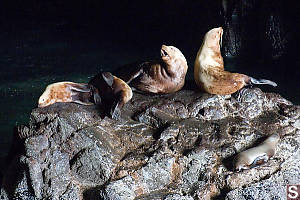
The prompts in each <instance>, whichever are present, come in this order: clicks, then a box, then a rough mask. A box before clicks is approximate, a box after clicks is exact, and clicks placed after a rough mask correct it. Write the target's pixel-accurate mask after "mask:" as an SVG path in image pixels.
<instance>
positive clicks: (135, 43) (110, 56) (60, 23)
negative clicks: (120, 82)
mask: <svg viewBox="0 0 300 200" xmlns="http://www.w3.org/2000/svg"><path fill="white" fill-rule="evenodd" d="M164 2H165V1H164ZM178 2H179V5H177V6H174V5H173V8H172V9H173V10H171V12H170V13H165V14H163V15H162V14H157V13H156V12H152V11H153V9H154V8H157V5H160V4H159V3H156V4H154V6H153V5H152V6H153V8H151V9H146V10H143V9H142V10H141V8H143V6H142V5H139V7H138V9H134V11H133V10H132V7H134V6H135V5H133V4H130V3H128V2H127V3H128V4H124V5H121V6H127V8H126V9H127V10H126V11H123V12H119V13H118V14H117V15H116V12H118V11H116V10H115V8H114V6H112V5H109V6H107V7H104V10H103V8H102V10H101V11H105V14H100V12H99V13H98V12H96V11H95V10H93V12H92V13H91V14H89V10H86V11H85V12H83V13H81V15H84V16H80V13H79V14H78V15H79V16H78V15H76V14H74V12H77V10H78V9H79V7H80V5H77V7H75V10H74V9H73V10H72V9H71V10H70V11H69V12H70V13H71V14H70V13H67V14H66V13H65V12H63V11H65V10H66V8H67V6H66V5H64V7H63V8H64V9H63V11H58V14H57V15H55V13H56V10H55V9H54V8H53V10H51V6H50V8H49V7H47V6H45V5H41V8H45V7H46V8H48V10H47V9H46V11H45V15H43V11H40V13H38V14H35V15H34V14H32V9H33V8H32V7H30V6H23V10H22V9H21V11H22V12H21V14H17V13H18V12H16V11H15V12H13V14H11V15H12V16H13V17H12V16H9V15H8V14H7V16H6V17H7V18H6V19H7V20H3V21H2V25H1V26H2V27H3V28H2V32H1V33H0V44H1V48H0V110H1V112H0V149H1V151H0V157H4V156H6V155H7V153H8V151H9V147H10V144H11V139H12V130H13V127H14V126H16V125H18V124H26V123H28V121H29V116H30V112H31V110H32V109H33V108H35V107H36V106H37V101H38V98H39V96H40V95H41V93H42V92H43V90H44V89H45V87H46V86H47V85H48V84H50V83H53V82H58V81H66V80H68V81H73V82H87V81H88V80H89V79H90V78H91V77H92V76H93V75H95V74H96V73H97V72H99V71H100V70H103V71H112V70H113V69H115V68H116V67H119V66H121V65H124V64H127V63H131V62H135V61H137V60H149V59H153V58H158V57H159V54H160V47H161V45H162V44H167V45H174V46H176V47H178V48H179V49H180V50H181V51H182V52H183V54H184V55H185V56H186V58H187V60H188V64H189V72H188V79H192V77H193V62H194V58H195V56H196V53H197V51H198V49H199V47H200V45H201V42H202V37H203V35H204V33H205V32H206V31H207V30H208V29H209V28H212V27H216V26H217V24H216V23H215V22H216V21H217V20H216V19H213V17H214V16H215V14H214V12H212V14H207V13H205V12H204V11H205V10H204V11H203V12H204V14H201V13H199V12H198V10H197V9H199V6H200V3H194V5H191V6H190V7H187V8H189V9H186V10H185V9H183V10H184V12H183V13H182V12H180V14H178V13H179V12H177V11H178V10H180V11H182V8H185V7H182V6H183V5H184V4H183V1H178ZM31 3H32V2H31ZM165 3H166V2H165ZM34 5H37V4H34ZM9 6H11V7H13V6H12V5H9ZM37 6H38V5H37ZM43 6H44V7H43ZM52 6H53V5H52ZM90 6H93V5H90ZM121 6H120V7H118V9H121ZM130 6H131V7H130ZM195 6H196V7H195ZM197 6H198V7H197ZM54 7H55V6H54ZM202 7H203V6H202ZM26 9H27V10H26ZM35 9H40V8H35ZM105 9H106V10H105ZM139 9H140V10H139ZM49 10H50V11H49ZM79 10H80V11H82V10H81V9H79ZM164 10H165V8H164V7H163V6H162V7H159V11H164ZM35 11H36V10H35ZM33 13H34V12H33ZM95 13H96V14H95ZM14 14H15V15H14ZM22 14H23V15H22ZM182 15H184V18H183V17H182ZM49 16H50V17H49ZM137 18H141V19H139V20H138V21H137ZM98 21H99V22H98ZM292 63H293V64H294V65H295V66H299V65H300V63H299V59H297V60H295V62H294V61H293V62H292ZM226 64H227V69H228V70H230V71H239V72H242V73H245V74H248V75H250V76H253V77H257V78H266V79H270V80H273V81H275V82H277V83H278V87H277V88H271V87H269V86H262V87H261V88H262V89H263V90H264V91H270V92H278V93H280V94H281V95H282V96H283V97H285V98H287V99H288V100H291V101H292V102H293V103H295V104H300V88H299V87H300V85H299V76H300V74H299V68H298V67H297V68H296V67H294V66H293V67H292V68H291V67H290V65H291V62H290V59H289V58H284V59H278V60H276V61H272V62H269V63H266V62H264V61H263V60H256V59H255V58H244V59H243V60H239V61H236V60H229V59H227V62H226ZM295 69H296V70H295Z"/></svg>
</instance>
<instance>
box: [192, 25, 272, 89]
mask: <svg viewBox="0 0 300 200" xmlns="http://www.w3.org/2000/svg"><path fill="white" fill-rule="evenodd" d="M222 35H223V29H222V27H219V28H214V29H211V30H210V31H208V32H207V33H206V34H205V36H204V39H203V42H202V45H201V47H200V49H199V51H198V53H197V56H196V59H195V64H194V78H195V81H196V84H197V85H198V87H199V88H200V89H201V90H203V91H205V92H207V93H210V94H221V95H226V94H232V93H235V92H236V91H238V90H240V89H242V88H243V87H245V86H246V85H252V84H268V85H272V86H274V87H276V86H277V84H276V83H274V82H273V81H269V80H265V79H260V80H257V79H255V78H252V77H250V76H247V75H244V74H239V73H231V72H228V71H225V70H224V62H223V57H222V55H221V51H220V45H221V43H222Z"/></svg>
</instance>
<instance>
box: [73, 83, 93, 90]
mask: <svg viewBox="0 0 300 200" xmlns="http://www.w3.org/2000/svg"><path fill="white" fill-rule="evenodd" d="M70 89H71V90H73V91H77V92H90V91H91V88H90V87H89V85H88V84H85V83H73V84H71V85H70Z"/></svg>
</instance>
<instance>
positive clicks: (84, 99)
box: [38, 81, 93, 107]
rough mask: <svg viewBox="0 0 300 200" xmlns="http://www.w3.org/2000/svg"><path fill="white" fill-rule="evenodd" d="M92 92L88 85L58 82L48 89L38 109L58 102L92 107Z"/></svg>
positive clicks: (40, 100) (41, 97) (40, 99)
mask: <svg viewBox="0 0 300 200" xmlns="http://www.w3.org/2000/svg"><path fill="white" fill-rule="evenodd" d="M91 96H92V94H91V90H90V88H89V87H88V84H85V83H73V82H69V81H63V82H57V83H53V84H50V85H48V86H47V87H46V89H45V91H44V92H43V94H42V95H41V96H40V98H39V101H38V107H46V106H49V105H51V104H54V103H56V102H75V103H79V104H83V105H92V104H93V103H92V102H90V101H89V99H90V98H91Z"/></svg>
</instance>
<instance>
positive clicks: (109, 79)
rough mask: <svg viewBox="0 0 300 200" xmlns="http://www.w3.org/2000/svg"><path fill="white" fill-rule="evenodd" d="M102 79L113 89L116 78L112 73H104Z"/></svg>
mask: <svg viewBox="0 0 300 200" xmlns="http://www.w3.org/2000/svg"><path fill="white" fill-rule="evenodd" d="M102 77H103V79H104V81H105V82H106V83H107V85H109V86H110V87H112V85H113V83H114V76H113V75H112V74H111V73H110V72H102Z"/></svg>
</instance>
